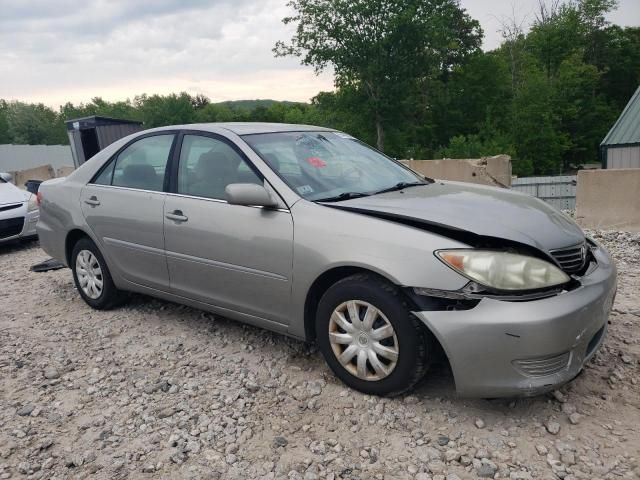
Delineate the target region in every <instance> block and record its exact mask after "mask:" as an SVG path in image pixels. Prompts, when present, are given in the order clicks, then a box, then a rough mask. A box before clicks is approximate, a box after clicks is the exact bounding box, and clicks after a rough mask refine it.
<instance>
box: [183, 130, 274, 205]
mask: <svg viewBox="0 0 640 480" xmlns="http://www.w3.org/2000/svg"><path fill="white" fill-rule="evenodd" d="M232 183H256V184H259V185H262V183H263V182H262V180H261V179H260V178H259V177H258V175H256V173H254V171H253V170H252V169H251V167H249V165H248V164H247V162H245V160H244V159H243V158H242V156H240V154H239V153H238V152H236V151H235V150H234V149H233V148H232V147H231V146H230V145H228V144H227V143H226V142H223V141H222V140H218V139H216V138H211V137H203V136H200V135H185V136H184V139H183V140H182V150H181V152H180V165H179V167H178V193H181V194H183V195H192V196H196V197H205V198H215V199H222V200H224V199H225V198H226V195H225V188H226V187H227V185H230V184H232Z"/></svg>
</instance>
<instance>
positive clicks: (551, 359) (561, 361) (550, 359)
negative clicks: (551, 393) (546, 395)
mask: <svg viewBox="0 0 640 480" xmlns="http://www.w3.org/2000/svg"><path fill="white" fill-rule="evenodd" d="M570 358H571V353H570V352H566V353H562V354H560V355H553V356H547V357H538V358H527V359H526V360H514V361H513V364H514V365H515V367H516V368H517V369H518V370H520V371H521V372H522V373H524V374H525V375H527V376H529V377H545V376H547V375H553V374H554V373H557V372H559V371H561V370H563V369H565V368H567V365H569V359H570Z"/></svg>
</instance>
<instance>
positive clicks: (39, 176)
mask: <svg viewBox="0 0 640 480" xmlns="http://www.w3.org/2000/svg"><path fill="white" fill-rule="evenodd" d="M12 175H13V183H14V184H15V185H16V186H18V187H20V188H24V184H25V183H26V181H27V180H49V179H51V178H55V177H56V172H55V170H54V169H53V167H52V166H51V165H42V166H41V167H36V168H30V169H28V170H20V171H19V172H14V173H12Z"/></svg>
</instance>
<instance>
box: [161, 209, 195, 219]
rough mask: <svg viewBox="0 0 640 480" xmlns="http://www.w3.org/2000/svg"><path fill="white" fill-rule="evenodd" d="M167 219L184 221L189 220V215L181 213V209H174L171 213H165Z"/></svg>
mask: <svg viewBox="0 0 640 480" xmlns="http://www.w3.org/2000/svg"><path fill="white" fill-rule="evenodd" d="M165 217H167V218H168V219H169V220H173V221H174V222H186V221H187V220H189V217H187V216H186V215H184V214H183V213H182V210H174V211H173V212H171V213H167V214H166V215H165Z"/></svg>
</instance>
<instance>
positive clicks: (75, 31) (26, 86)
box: [0, 0, 640, 108]
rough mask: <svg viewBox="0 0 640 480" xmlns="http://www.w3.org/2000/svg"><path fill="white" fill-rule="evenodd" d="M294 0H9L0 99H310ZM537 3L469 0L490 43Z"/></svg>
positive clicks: (325, 86) (624, 11) (0, 37)
mask: <svg viewBox="0 0 640 480" xmlns="http://www.w3.org/2000/svg"><path fill="white" fill-rule="evenodd" d="M286 3H287V0H137V1H131V0H83V1H82V2H78V1H77V0H56V1H51V0H0V98H4V99H7V100H21V101H26V102H42V103H44V104H46V105H48V106H51V107H55V108H57V107H58V106H59V105H61V104H63V103H65V102H67V101H71V102H73V103H80V102H88V101H90V100H91V98H93V97H96V96H100V97H102V98H104V99H106V100H124V99H126V98H133V97H134V96H135V95H138V94H141V93H149V94H151V93H160V94H167V93H171V92H181V91H186V92H188V93H190V94H194V95H195V94H205V95H206V96H208V97H209V98H211V99H212V101H214V102H217V101H225V100H239V99H256V98H270V99H274V100H293V101H308V100H309V99H310V98H311V97H313V96H314V95H316V94H317V93H318V92H320V91H323V90H332V89H333V81H332V76H331V73H330V72H326V73H323V74H321V75H319V76H318V75H316V74H315V73H314V71H313V69H312V68H310V67H303V66H301V65H300V64H299V61H298V59H296V58H274V56H273V53H272V51H271V49H272V48H273V45H274V44H275V42H276V41H277V40H288V39H289V38H291V35H292V32H293V28H294V27H293V26H291V25H289V26H285V25H284V24H283V23H282V21H281V20H282V18H283V17H285V16H287V15H288V14H289V13H290V11H289V8H288V7H287V5H286ZM537 4H538V0H461V5H462V7H464V8H466V9H467V11H468V12H469V14H470V15H471V16H472V17H474V18H476V19H477V20H479V21H480V23H481V25H482V28H483V30H484V32H485V40H484V45H483V48H484V49H485V50H490V49H493V48H495V47H497V46H498V45H499V44H500V40H501V38H500V34H499V29H500V26H501V22H502V21H503V20H504V19H505V18H508V17H511V16H513V13H515V17H516V18H517V19H518V20H520V21H522V20H524V23H525V25H526V24H528V23H530V22H531V21H532V20H533V18H534V11H535V7H536V5H537ZM609 20H610V21H612V22H614V23H618V24H620V25H633V26H638V25H640V0H619V9H618V11H616V12H614V13H612V14H611V15H610V17H609Z"/></svg>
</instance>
